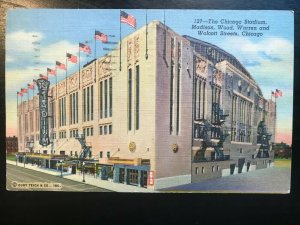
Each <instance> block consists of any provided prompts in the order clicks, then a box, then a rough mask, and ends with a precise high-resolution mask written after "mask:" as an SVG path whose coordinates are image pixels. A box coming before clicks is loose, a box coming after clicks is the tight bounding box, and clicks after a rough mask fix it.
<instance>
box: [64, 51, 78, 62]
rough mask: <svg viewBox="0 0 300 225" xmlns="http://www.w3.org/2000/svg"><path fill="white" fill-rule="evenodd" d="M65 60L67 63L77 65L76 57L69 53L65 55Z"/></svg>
mask: <svg viewBox="0 0 300 225" xmlns="http://www.w3.org/2000/svg"><path fill="white" fill-rule="evenodd" d="M66 56H67V58H68V61H70V62H72V63H77V56H76V55H72V54H70V53H67V55H66Z"/></svg>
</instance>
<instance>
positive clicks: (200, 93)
mask: <svg viewBox="0 0 300 225" xmlns="http://www.w3.org/2000/svg"><path fill="white" fill-rule="evenodd" d="M198 87H199V95H198V98H199V99H198V102H199V108H198V115H199V119H200V118H202V116H201V96H202V81H201V79H199V84H198Z"/></svg>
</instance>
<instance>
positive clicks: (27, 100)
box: [27, 88, 29, 112]
mask: <svg viewBox="0 0 300 225" xmlns="http://www.w3.org/2000/svg"><path fill="white" fill-rule="evenodd" d="M27 112H29V91H28V88H27Z"/></svg>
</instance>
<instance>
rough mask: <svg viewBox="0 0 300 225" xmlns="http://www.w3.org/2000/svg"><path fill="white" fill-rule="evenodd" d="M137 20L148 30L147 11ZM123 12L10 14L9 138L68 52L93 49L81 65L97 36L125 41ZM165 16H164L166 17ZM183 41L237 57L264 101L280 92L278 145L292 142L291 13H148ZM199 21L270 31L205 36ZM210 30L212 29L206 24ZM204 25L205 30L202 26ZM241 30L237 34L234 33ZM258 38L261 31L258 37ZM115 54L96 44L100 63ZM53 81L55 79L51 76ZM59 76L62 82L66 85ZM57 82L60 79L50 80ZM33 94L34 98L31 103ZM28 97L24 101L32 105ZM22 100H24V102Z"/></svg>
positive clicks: (135, 13) (73, 66) (127, 29)
mask: <svg viewBox="0 0 300 225" xmlns="http://www.w3.org/2000/svg"><path fill="white" fill-rule="evenodd" d="M124 11H126V12H127V13H128V14H130V15H133V16H134V17H135V18H136V20H137V29H139V28H141V27H143V26H144V25H145V24H146V10H142V9H141V10H130V9H126V10H124ZM119 13H120V11H119V10H104V9H102V10H101V9H97V10H91V9H89V10H84V9H11V10H9V11H8V13H7V26H6V135H7V136H12V135H16V134H17V132H16V129H17V123H16V105H17V101H16V100H17V97H16V93H17V91H20V89H21V88H26V87H27V84H28V83H31V82H32V80H33V79H37V78H38V75H39V74H44V75H45V74H46V69H47V67H49V68H53V69H54V68H55V61H60V62H62V63H65V55H66V52H68V53H72V54H76V55H78V43H79V42H82V43H86V44H88V45H90V47H91V49H92V54H91V56H89V57H88V56H86V55H84V54H81V65H83V64H84V63H86V62H88V61H90V60H92V59H93V58H94V57H95V51H94V48H95V42H94V32H95V30H98V31H100V32H103V33H105V34H107V35H110V36H109V37H108V38H109V41H111V42H118V40H119V35H120V27H119V26H120V23H119ZM164 15H165V16H164ZM164 18H165V24H166V25H167V26H169V27H170V28H171V29H173V30H174V31H175V32H177V33H179V34H181V35H189V36H192V37H195V38H197V39H200V40H203V41H206V42H209V43H212V44H214V45H217V46H219V47H220V48H222V49H224V50H225V51H227V52H229V53H231V54H232V55H234V56H235V57H236V58H237V59H238V60H239V61H240V62H241V63H242V64H243V65H244V66H245V68H246V69H247V70H248V71H249V72H250V74H251V75H252V77H253V78H254V79H255V81H256V82H257V83H258V84H259V86H260V87H261V90H262V92H263V95H264V97H265V98H270V97H271V91H274V90H275V89H279V90H281V91H282V92H283V96H282V97H280V98H277V129H276V140H275V141H276V142H281V141H283V142H286V143H288V144H291V141H292V117H293V114H292V112H293V77H294V71H293V64H294V58H293V57H294V14H293V12H292V11H271V10H269V11H250V10H247V11H241V10H240V11H230V10H223V11H222V10H165V11H164V10H147V21H148V22H151V21H152V20H160V21H161V22H163V21H164ZM195 19H202V21H208V20H209V19H213V20H216V21H218V23H219V24H220V22H221V20H222V19H226V20H231V21H232V20H241V21H244V20H246V19H248V20H252V21H253V20H258V21H266V23H267V24H266V26H268V30H265V31H263V36H260V37H257V36H242V35H240V36H220V35H216V36H204V35H198V31H197V30H195V29H191V28H192V25H193V24H195V23H194V21H195ZM202 24H205V25H211V24H207V23H202ZM198 25H201V24H198ZM121 29H122V31H121V36H122V38H123V37H125V36H127V35H128V34H130V33H132V32H134V29H133V28H132V27H130V26H128V25H126V24H122V26H121ZM235 29H236V28H235ZM255 32H259V31H255ZM104 47H106V48H113V47H115V46H114V45H112V44H110V45H109V44H106V45H105V46H104V44H102V43H100V42H96V57H97V58H98V57H100V56H102V55H104V54H105V53H108V51H106V50H103V48H104ZM76 70H78V65H76V64H70V63H69V64H68V74H72V73H74V72H75V71H76ZM50 76H51V75H50ZM64 78H65V75H64V71H58V76H57V79H58V81H59V80H61V79H64ZM49 80H50V82H55V77H50V79H49ZM32 94H33V93H32V92H31V91H30V93H29V98H31V97H32ZM27 97H28V96H24V97H23V99H27ZM19 100H20V99H19Z"/></svg>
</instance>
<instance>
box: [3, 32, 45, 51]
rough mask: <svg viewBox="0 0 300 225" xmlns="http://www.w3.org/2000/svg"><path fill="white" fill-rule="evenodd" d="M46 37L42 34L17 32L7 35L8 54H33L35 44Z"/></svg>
mask: <svg viewBox="0 0 300 225" xmlns="http://www.w3.org/2000/svg"><path fill="white" fill-rule="evenodd" d="M43 38H44V35H43V34H42V33H40V32H34V31H33V32H26V31H24V30H19V31H15V32H12V33H8V34H7V35H6V50H7V51H8V52H11V51H13V52H22V53H25V52H31V51H32V49H33V46H34V44H33V42H40V41H41V40H42V39H43Z"/></svg>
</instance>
